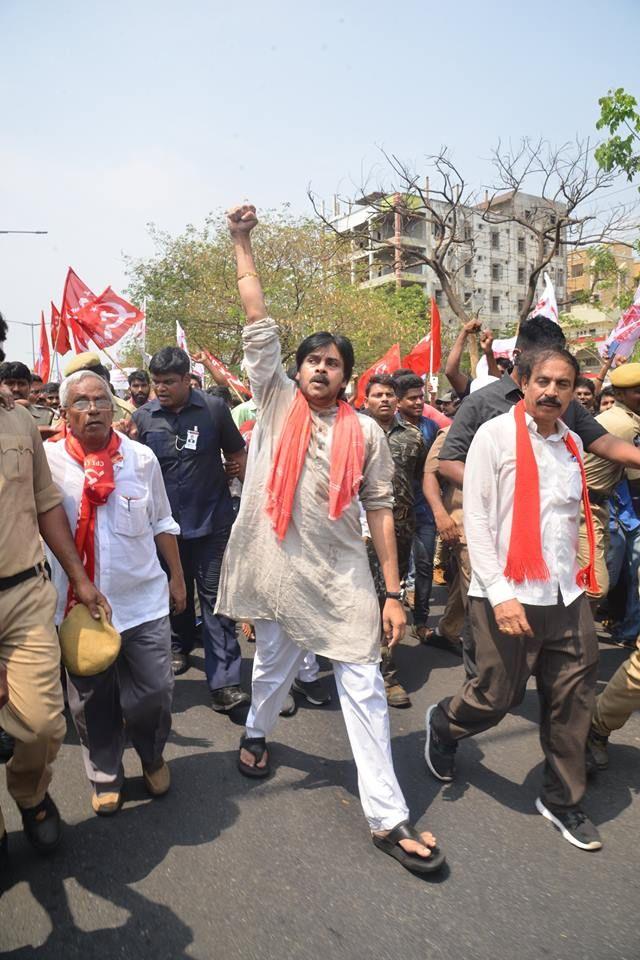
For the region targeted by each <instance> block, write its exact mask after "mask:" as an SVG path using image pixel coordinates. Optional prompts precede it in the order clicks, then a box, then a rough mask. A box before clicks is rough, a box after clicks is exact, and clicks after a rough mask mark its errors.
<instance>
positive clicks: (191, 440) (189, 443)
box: [184, 427, 198, 450]
mask: <svg viewBox="0 0 640 960" xmlns="http://www.w3.org/2000/svg"><path fill="white" fill-rule="evenodd" d="M197 446H198V428H197V427H194V428H193V430H187V439H186V441H185V444H184V449H185V450H195V449H196V448H197Z"/></svg>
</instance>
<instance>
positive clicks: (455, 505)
mask: <svg viewBox="0 0 640 960" xmlns="http://www.w3.org/2000/svg"><path fill="white" fill-rule="evenodd" d="M450 429H451V428H450V427H446V428H445V429H444V430H440V431H439V433H438V435H437V436H436V438H435V440H434V441H433V443H432V445H431V449H430V450H429V453H428V455H427V462H426V464H425V467H424V472H425V473H435V474H437V473H438V468H439V466H440V461H439V457H440V451H441V450H442V448H443V446H444V444H445V440H446V439H447V434H448V433H449V430H450ZM438 480H439V481H440V489H441V491H442V503H443V504H444V508H445V510H446V511H447V513H448V514H449V516H450V517H451V519H452V520H453V521H454V523H457V524H458V526H459V527H460V529H462V490H461V489H460V487H456V485H455V484H453V483H447V481H446V480H443V479H442V477H440V476H439V477H438Z"/></svg>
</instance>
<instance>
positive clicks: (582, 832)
mask: <svg viewBox="0 0 640 960" xmlns="http://www.w3.org/2000/svg"><path fill="white" fill-rule="evenodd" d="M536 809H537V811H538V813H541V814H542V816H543V817H546V818H547V820H550V821H551V823H552V824H553V825H554V827H557V828H558V830H559V831H560V833H561V834H562V836H563V837H564V839H565V840H568V841H569V843H572V844H573V845H574V847H579V848H580V850H600V848H601V847H602V840H601V839H600V834H599V833H598V831H597V830H596V828H595V827H594V825H593V824H592V823H591V820H589V817H588V816H587V815H586V813H585V812H584V810H581V809H580V807H563V808H559V807H553V808H551V807H547V806H545V804H544V803H543V802H542V800H541V799H540V797H538V799H537V800H536Z"/></svg>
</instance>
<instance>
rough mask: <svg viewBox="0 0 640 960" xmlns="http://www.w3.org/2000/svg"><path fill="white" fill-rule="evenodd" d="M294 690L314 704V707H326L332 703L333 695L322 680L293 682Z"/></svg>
mask: <svg viewBox="0 0 640 960" xmlns="http://www.w3.org/2000/svg"><path fill="white" fill-rule="evenodd" d="M293 689H294V690H295V692H296V693H299V694H301V695H302V696H303V697H304V698H305V700H306V701H307V702H308V703H312V704H313V705H314V707H324V706H326V704H327V703H331V694H330V693H329V691H328V690H327V689H326V688H325V685H324V683H323V682H322V680H309V681H308V682H306V681H304V680H297V679H296V680H294V681H293Z"/></svg>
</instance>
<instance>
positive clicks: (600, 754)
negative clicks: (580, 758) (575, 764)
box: [587, 727, 609, 770]
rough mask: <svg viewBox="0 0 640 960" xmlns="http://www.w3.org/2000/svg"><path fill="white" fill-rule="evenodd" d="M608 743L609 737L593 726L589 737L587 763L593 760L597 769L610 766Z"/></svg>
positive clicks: (604, 768)
mask: <svg viewBox="0 0 640 960" xmlns="http://www.w3.org/2000/svg"><path fill="white" fill-rule="evenodd" d="M608 744H609V737H603V736H602V734H601V733H598V732H597V731H596V730H594V729H593V727H591V730H589V736H588V737H587V764H589V761H591V762H592V764H593V765H594V766H595V768H596V770H606V769H607V767H608V766H609V754H608V753H607V746H608Z"/></svg>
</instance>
